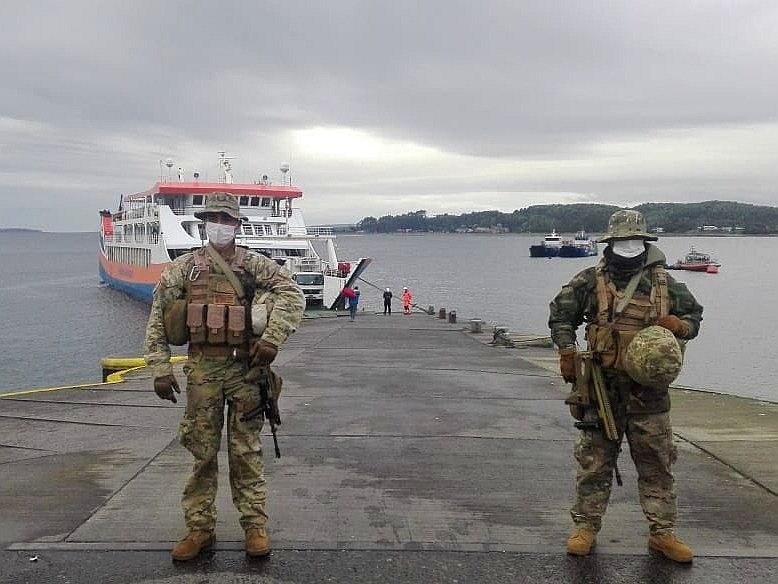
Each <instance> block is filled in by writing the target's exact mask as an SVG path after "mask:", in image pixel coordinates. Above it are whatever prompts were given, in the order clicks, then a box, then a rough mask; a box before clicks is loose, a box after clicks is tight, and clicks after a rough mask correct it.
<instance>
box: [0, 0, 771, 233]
mask: <svg viewBox="0 0 778 584" xmlns="http://www.w3.org/2000/svg"><path fill="white" fill-rule="evenodd" d="M0 18H2V19H3V22H4V23H6V24H7V25H9V26H8V27H7V30H6V31H5V33H4V35H2V37H0V55H1V56H0V76H2V78H3V80H4V81H3V83H2V85H0V118H2V117H5V118H12V119H18V120H29V121H33V122H38V123H40V124H42V125H43V126H44V128H47V129H48V130H47V131H41V132H39V133H38V134H33V135H27V136H25V137H24V138H22V137H19V139H18V140H14V137H13V136H12V135H6V136H2V137H0V142H1V144H0V146H1V148H0V171H2V172H0V189H2V190H0V199H4V198H5V197H7V196H8V194H7V193H11V192H14V191H13V187H14V184H16V185H17V186H18V189H17V190H24V191H25V192H26V193H27V195H26V196H27V197H28V198H29V199H30V200H31V201H34V200H35V199H36V197H40V198H42V197H43V196H44V195H43V193H42V191H40V190H37V191H36V190H35V189H34V188H33V187H32V186H30V185H34V184H36V180H35V179H34V175H35V174H37V173H40V174H41V176H42V177H43V178H41V179H40V180H39V181H37V182H39V183H46V184H50V183H51V181H52V179H59V180H61V181H62V182H63V183H64V182H65V181H70V182H71V184H82V183H83V184H84V185H85V187H84V188H85V191H84V193H85V195H84V196H86V195H87V194H89V196H90V197H91V199H89V202H90V203H92V202H96V200H97V198H98V197H110V199H111V200H112V199H113V196H114V194H113V193H118V192H120V191H122V190H133V189H134V190H139V189H142V188H145V187H146V186H148V182H149V181H150V180H152V179H153V177H154V175H155V172H156V169H155V168H154V165H155V163H156V160H157V159H158V158H159V157H160V156H165V155H167V154H171V155H180V156H181V157H182V159H184V160H186V164H187V165H188V166H189V167H195V166H197V167H203V166H207V165H208V164H209V163H210V162H211V161H210V160H209V159H208V156H212V155H213V152H214V151H215V150H217V149H219V148H220V147H223V148H228V149H231V150H236V151H237V153H238V154H240V155H241V156H242V157H243V160H244V161H245V162H246V163H247V164H251V165H253V166H257V165H258V163H257V162H256V161H257V160H258V159H260V158H262V159H264V160H268V161H272V164H268V166H271V167H274V166H275V165H276V162H278V161H280V160H282V159H285V158H288V157H289V155H290V152H289V151H288V150H284V148H283V147H282V146H281V142H280V138H279V136H280V134H281V133H282V132H283V131H284V130H289V129H295V128H306V127H311V126H344V127H350V128H357V129H363V130H365V131H368V132H371V133H374V134H376V135H379V136H383V137H386V138H389V139H393V140H398V141H402V142H415V143H419V144H424V145H428V146H431V147H434V148H436V149H438V150H440V151H442V152H444V153H455V154H461V155H467V156H471V157H480V158H483V159H508V160H510V159H515V160H517V161H519V162H520V161H531V160H549V161H554V160H560V161H563V160H575V159H586V158H587V157H589V158H592V159H596V158H597V157H598V156H600V154H598V152H597V148H598V145H601V144H603V143H608V142H613V141H620V140H634V139H636V138H639V137H642V136H656V135H661V134H662V133H663V132H666V131H668V130H677V129H682V130H684V129H686V130H689V131H695V130H699V129H701V128H715V127H724V126H735V127H737V126H746V125H751V126H759V125H766V124H772V123H774V122H775V121H776V119H777V118H778V116H777V115H776V114H777V113H778V112H777V111H776V104H778V99H777V98H778V95H776V93H777V92H778V89H777V88H778V79H777V78H776V77H777V75H778V74H777V73H776V72H778V39H777V37H776V36H775V34H774V30H775V26H776V24H778V6H777V5H775V4H774V3H772V2H767V1H763V2H739V3H730V2H704V3H666V2H645V3H611V2H608V3H591V2H559V3H554V2H540V1H538V2H507V1H506V2H486V3H473V2H464V1H437V2H408V1H400V2H393V3H391V5H389V4H386V3H383V4H382V3H375V4H374V3H365V2H358V1H353V2H339V1H333V2H323V3H311V2H280V1H279V2H264V3H256V2H249V1H246V2H235V3H230V4H229V5H227V4H219V3H192V2H164V3H157V2H131V3H123V4H121V5H120V4H110V5H109V4H107V3H103V2H80V1H75V0H74V1H71V2H66V3H62V2H50V3H45V2H35V3H26V4H21V3H19V4H9V3H6V4H5V5H4V6H3V7H2V8H0ZM258 138H259V141H260V142H261V143H262V144H265V145H266V147H265V151H264V152H240V151H239V146H241V145H246V146H247V147H249V146H250V145H252V144H255V143H256V142H257V140H258ZM304 162H305V163H308V165H309V168H308V169H305V168H303V169H301V174H300V175H298V176H300V177H302V176H306V177H307V178H308V179H309V180H310V181H312V182H311V184H313V185H316V189H317V190H319V191H322V190H324V189H326V188H327V186H326V184H324V183H323V181H324V180H325V179H326V180H333V181H335V182H336V183H344V184H342V185H340V186H344V187H345V192H346V194H347V193H349V192H360V193H363V196H362V197H361V198H360V199H359V201H358V202H357V203H356V204H357V205H358V206H359V208H362V207H364V208H366V209H370V208H371V204H375V205H381V204H383V203H380V201H383V200H384V199H383V198H381V197H389V196H391V193H392V192H393V189H397V188H402V187H404V188H408V189H411V187H410V186H408V185H402V183H401V182H399V183H398V181H396V180H392V179H393V177H394V176H396V175H397V174H399V173H402V172H403V170H404V169H403V168H398V167H397V166H393V165H392V164H391V163H387V166H386V168H384V169H381V168H376V167H375V166H374V165H367V166H365V171H364V172H360V171H359V170H358V169H356V170H355V169H349V170H348V171H343V172H341V174H345V173H346V172H348V173H349V175H350V176H349V177H347V178H346V177H342V176H341V177H339V176H338V170H341V169H335V170H333V169H331V168H326V165H325V164H324V163H317V162H316V161H311V160H305V161H304ZM302 173H305V174H302ZM84 174H88V175H89V178H87V179H85V178H83V175H84ZM419 176H420V174H419V173H418V171H417V169H414V170H413V171H412V172H411V173H410V175H409V177H408V180H409V181H414V180H416V181H417V180H418V178H419ZM25 177H28V178H29V183H30V185H25ZM774 178H775V177H774V176H773V174H772V173H771V172H769V171H768V170H764V171H762V172H760V173H759V174H757V175H754V176H750V175H748V174H745V175H744V176H741V177H739V179H738V181H733V182H732V183H730V182H729V181H730V180H731V179H729V178H728V177H727V176H721V175H719V174H717V172H716V171H715V169H711V174H710V180H708V181H705V180H702V181H700V180H695V181H694V182H693V184H687V182H686V180H685V177H684V176H683V170H682V169H679V171H678V172H677V174H676V175H675V176H669V175H668V173H667V172H666V171H662V172H657V173H656V174H655V175H654V176H652V175H651V172H650V169H649V172H648V173H647V175H646V176H644V177H642V178H641V179H640V180H637V179H635V178H633V177H630V176H629V173H628V172H627V173H625V174H624V175H623V176H618V177H600V178H597V177H594V178H593V177H578V176H575V175H573V176H572V177H570V176H566V175H565V174H564V172H560V173H559V174H558V175H557V174H556V173H553V172H547V173H538V174H536V175H535V176H533V177H531V178H526V177H524V178H521V179H518V178H514V179H510V178H505V177H499V176H495V177H484V176H479V177H478V178H477V180H476V179H474V180H472V181H468V180H462V179H461V178H459V179H453V178H451V177H449V176H446V175H445V174H440V175H438V176H436V177H433V178H431V179H429V180H427V181H426V183H425V188H426V189H429V190H430V191H434V192H443V191H445V190H446V189H449V190H450V191H451V192H452V193H466V192H477V191H484V192H490V191H494V192H506V191H509V190H516V191H540V192H545V191H560V192H579V193H593V194H594V196H596V197H599V199H600V200H604V201H610V200H614V199H618V198H619V197H621V198H622V199H623V198H624V197H630V198H646V197H650V196H653V195H654V194H656V196H662V197H664V198H671V197H694V198H696V197H697V196H699V197H702V198H712V197H715V196H718V197H722V198H723V197H725V196H732V197H741V198H742V197H749V198H750V199H752V200H769V199H770V197H771V196H772V193H773V192H774V191H773V190H772V186H771V185H772V184H774V180H773V179H774ZM90 185H91V186H90ZM304 186H305V185H304ZM9 189H10V190H9ZM66 190H67V189H66ZM422 190H424V189H422ZM107 191H110V192H107ZM333 191H334V189H333ZM403 192H404V193H408V192H418V191H413V190H408V191H403ZM36 193H38V194H36ZM333 196H336V195H334V194H333ZM343 196H344V197H345V194H344V195H343ZM370 197H374V199H372V201H373V203H371V202H370V201H371V199H370ZM342 200H346V199H345V198H344V199H342ZM2 203H3V205H4V206H5V205H6V202H5V201H2ZM84 204H85V205H86V206H89V204H88V203H86V202H85V203H84ZM338 205H339V204H338ZM92 206H93V207H94V208H96V207H97V206H98V205H96V204H92ZM335 206H336V205H334V204H333V207H332V208H335ZM344 207H345V208H356V207H353V206H350V205H345V206H344ZM20 209H21V207H20ZM90 212H91V209H90ZM13 214H14V212H13V211H11V215H13ZM18 216H19V217H24V218H25V221H29V220H30V219H29V213H27V212H25V213H21V211H20V214H19V215H18ZM5 217H6V214H5V213H4V216H3V219H2V223H4V224H5V223H6V221H7V220H6V218H5ZM74 225H76V223H74ZM78 225H79V226H81V225H82V223H78Z"/></svg>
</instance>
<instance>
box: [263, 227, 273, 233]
mask: <svg viewBox="0 0 778 584" xmlns="http://www.w3.org/2000/svg"><path fill="white" fill-rule="evenodd" d="M265 235H273V228H272V227H271V226H270V225H265Z"/></svg>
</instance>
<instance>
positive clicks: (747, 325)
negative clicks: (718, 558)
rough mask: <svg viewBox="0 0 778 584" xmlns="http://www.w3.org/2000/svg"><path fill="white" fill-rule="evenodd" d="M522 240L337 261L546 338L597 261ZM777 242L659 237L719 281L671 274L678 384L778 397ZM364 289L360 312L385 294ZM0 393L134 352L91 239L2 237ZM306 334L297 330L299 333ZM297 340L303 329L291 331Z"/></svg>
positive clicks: (344, 239) (135, 318)
mask: <svg viewBox="0 0 778 584" xmlns="http://www.w3.org/2000/svg"><path fill="white" fill-rule="evenodd" d="M537 239H538V238H537V237H530V236H523V235H504V236H492V235H443V234H425V235H355V236H341V237H339V238H338V240H337V242H338V253H339V255H341V256H342V257H343V258H345V259H352V260H353V259H356V258H358V257H359V256H370V257H373V258H374V262H373V264H372V265H371V266H370V268H369V270H368V272H367V273H366V274H365V278H366V279H367V280H369V281H371V282H373V283H375V284H376V285H378V286H380V287H382V288H383V287H386V286H390V287H392V288H393V290H394V291H395V296H396V297H397V298H399V293H400V290H401V288H402V286H409V287H410V288H411V289H412V290H413V292H414V300H415V301H416V302H417V303H418V304H420V305H422V306H427V305H434V306H436V307H441V306H443V307H446V308H448V309H455V310H457V312H458V314H459V318H460V320H464V319H466V318H468V317H473V316H478V317H480V318H484V319H486V320H488V321H492V322H495V323H501V324H505V325H507V326H509V327H510V328H511V329H513V330H518V331H530V332H542V333H544V334H545V333H546V331H547V330H548V329H547V325H546V321H547V318H548V302H549V301H550V300H551V298H552V297H553V296H554V295H555V294H556V293H557V291H558V290H559V288H560V287H561V285H562V284H563V283H564V282H566V281H567V280H569V279H570V278H571V277H572V276H573V275H574V274H575V273H576V272H577V271H579V270H581V269H583V268H584V267H586V266H589V265H592V264H593V263H594V262H596V261H597V258H576V259H561V258H554V259H533V258H530V257H529V251H528V249H529V246H530V244H531V243H535V241H536V240H537ZM777 241H778V240H776V239H774V238H757V237H732V238H724V237H688V238H687V237H665V238H663V239H662V240H661V241H660V242H659V246H660V248H661V249H662V250H663V251H665V253H666V254H667V256H668V259H669V260H670V261H674V260H676V259H677V258H679V257H683V255H684V254H685V253H686V251H688V249H689V246H690V245H694V246H695V247H696V248H698V249H701V250H704V251H707V252H710V253H711V254H712V255H714V256H715V257H717V258H718V259H719V260H720V261H721V263H722V268H721V272H720V273H719V274H716V275H709V274H697V273H692V272H673V275H674V276H675V277H677V278H679V279H680V280H682V281H685V282H687V284H688V285H689V288H690V289H691V290H692V292H693V293H694V294H695V296H696V297H697V299H698V300H699V301H700V303H701V304H703V306H705V320H704V322H703V328H702V332H701V335H700V337H699V338H698V339H696V340H695V341H693V342H691V343H690V344H689V348H688V351H687V357H686V360H687V362H686V366H685V368H684V372H683V374H682V375H681V378H680V380H679V382H680V383H683V384H686V385H691V386H695V387H708V388H713V389H717V390H721V391H726V392H729V393H735V394H740V395H747V396H756V397H761V398H765V399H772V400H778V389H776V388H775V386H774V385H773V383H772V380H774V379H776V378H778V365H777V364H776V360H775V359H774V357H773V343H772V342H771V341H770V340H769V337H768V335H771V334H772V333H773V331H775V330H778V322H776V321H778V313H777V312H776V311H775V310H774V309H773V308H772V306H773V305H772V296H773V294H774V290H778V272H776V270H774V269H773V265H774V258H775V253H774V251H773V248H774V246H775V244H776V242H777ZM360 288H361V289H362V303H363V304H364V306H365V308H366V309H368V310H372V309H375V310H380V309H381V307H382V305H383V304H382V300H381V293H380V292H379V291H378V290H374V289H372V288H370V287H368V286H364V285H363V286H360ZM0 306H1V307H2V309H3V317H2V324H3V326H2V327H0V346H2V347H3V355H2V360H0V380H2V381H1V382H0V391H3V390H9V389H14V388H19V387H32V386H50V385H56V384H70V383H77V382H86V381H95V380H99V376H100V365H99V361H100V358H101V357H104V356H106V355H139V354H140V352H141V346H142V343H143V334H144V330H145V326H146V319H147V317H148V306H147V305H145V304H143V303H141V302H138V301H135V300H132V299H130V298H129V297H127V296H126V295H124V294H122V293H119V292H116V291H113V290H111V289H109V288H106V287H104V286H101V285H100V284H99V283H98V278H97V236H96V235H94V234H41V233H31V234H19V233H0ZM302 331H304V329H302ZM298 334H304V332H301V333H298Z"/></svg>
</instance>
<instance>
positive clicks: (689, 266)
mask: <svg viewBox="0 0 778 584" xmlns="http://www.w3.org/2000/svg"><path fill="white" fill-rule="evenodd" d="M720 267H721V264H720V263H719V262H718V261H717V260H715V259H714V258H712V257H711V256H710V254H707V253H705V252H702V251H698V250H696V249H694V246H692V247H691V249H690V250H689V253H687V254H686V257H685V258H684V259H682V260H678V261H677V262H675V263H674V264H672V265H670V266H667V269H668V270H689V271H691V272H707V273H708V274H718V273H719V268H720Z"/></svg>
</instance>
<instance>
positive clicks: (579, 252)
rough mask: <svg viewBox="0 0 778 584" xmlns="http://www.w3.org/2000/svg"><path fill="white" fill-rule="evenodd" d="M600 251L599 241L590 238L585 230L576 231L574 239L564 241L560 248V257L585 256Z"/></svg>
mask: <svg viewBox="0 0 778 584" xmlns="http://www.w3.org/2000/svg"><path fill="white" fill-rule="evenodd" d="M598 253H599V251H598V249H597V242H596V241H594V240H591V239H589V236H588V235H586V233H585V232H584V231H583V230H582V231H579V232H578V233H576V234H575V238H574V239H572V240H567V241H563V242H562V246H561V247H560V248H559V257H560V258H585V257H589V256H596V255H597V254H598Z"/></svg>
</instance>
